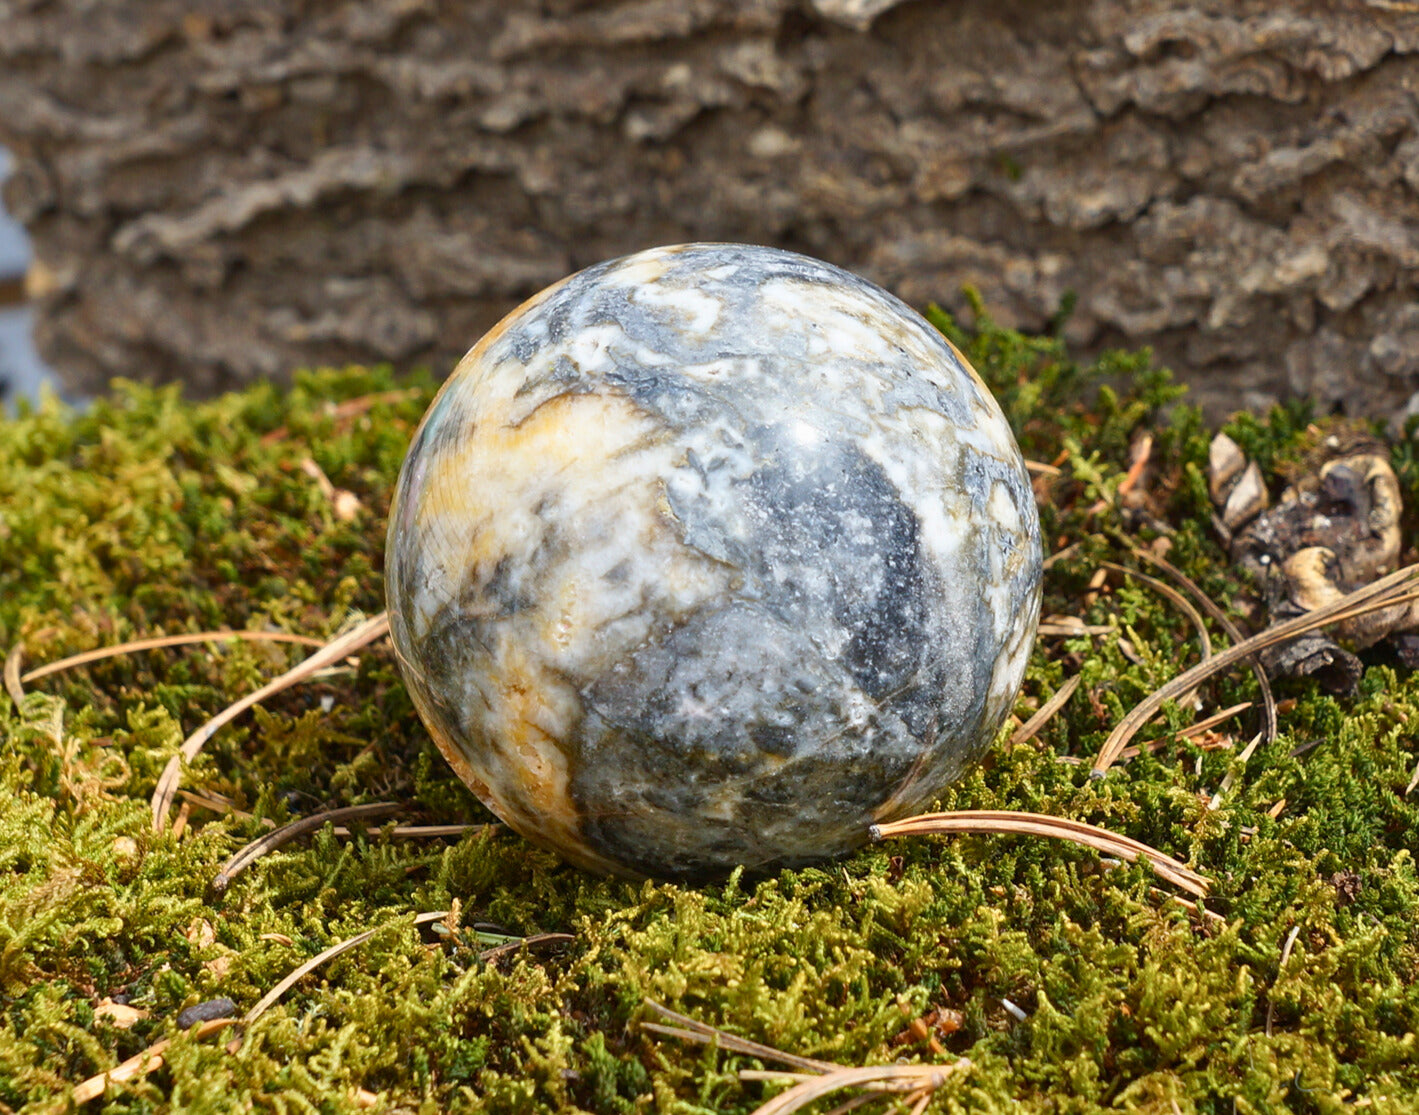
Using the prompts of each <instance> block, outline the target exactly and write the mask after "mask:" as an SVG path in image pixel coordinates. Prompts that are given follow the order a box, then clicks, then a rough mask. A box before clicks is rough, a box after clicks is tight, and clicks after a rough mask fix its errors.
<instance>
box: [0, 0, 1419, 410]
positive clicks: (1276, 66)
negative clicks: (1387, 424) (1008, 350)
mask: <svg viewBox="0 0 1419 1115" xmlns="http://www.w3.org/2000/svg"><path fill="white" fill-rule="evenodd" d="M1416 51H1419V3H1410V2H1407V0H1351V2H1349V3H1342V2H1330V3H1322V2H1318V0H1311V2H1308V0H1300V2H1298V3H1295V4H1290V5H1285V6H1282V5H1276V4H1274V3H1273V2H1271V0H1229V2H1224V0H1212V2H1198V3H1181V2H1176V0H1172V2H1170V0H1061V2H1060V3H1057V4H1040V3H1037V2H1034V0H950V2H939V3H936V2H928V0H915V2H907V3H901V2H893V0H619V2H606V3H590V4H588V3H579V2H577V0H483V2H480V3H467V4H454V3H451V2H440V0H348V2H340V0H265V2H257V0H182V2H181V3H178V2H176V0H151V2H138V0H129V2H128V3H127V4H117V5H106V4H93V3H90V2H84V0H50V2H39V0H10V2H9V3H5V2H3V0H0V143H4V144H7V145H9V146H10V147H11V148H12V149H13V150H14V152H15V153H16V155H17V162H18V169H17V173H16V175H15V177H14V179H13V180H12V182H11V184H10V186H9V188H8V193H7V202H8V204H9V206H10V208H11V210H12V212H14V213H15V214H16V215H17V216H18V217H19V218H20V219H21V220H22V221H23V222H24V224H25V225H26V226H27V228H28V229H29V231H30V234H31V236H32V238H33V241H34V245H35V250H36V254H37V258H38V260H39V261H40V262H39V264H38V265H37V266H36V268H35V271H34V273H33V274H32V275H31V282H30V286H31V288H32V289H34V290H35V291H36V292H37V293H38V294H39V295H40V298H41V303H40V313H39V326H38V330H39V342H40V346H41V350H42V352H43V353H44V355H45V356H46V357H47V358H48V359H49V360H50V361H51V363H52V364H53V365H54V366H55V367H56V368H57V369H58V370H59V371H60V373H61V375H62V376H63V377H64V378H65V379H66V380H67V382H68V383H69V384H70V385H71V386H72V387H74V388H75V389H78V390H84V391H93V390H97V389H100V388H101V387H102V385H103V384H104V383H105V382H106V380H107V379H108V377H110V376H113V375H126V376H132V377H137V378H143V379H153V380H168V379H180V380H183V381H185V382H186V383H188V384H189V385H191V387H192V388H194V389H195V390H198V391H215V390H220V389H225V388H229V387H233V386H236V385H238V384H240V383H242V382H245V381H247V380H250V379H252V378H254V377H258V376H282V375H286V374H288V373H289V371H290V370H291V369H292V368H295V367H300V366H302V365H313V364H330V363H336V362H347V361H355V362H375V361H392V362H394V363H396V364H398V365H400V366H406V367H407V366H412V365H415V364H427V365H430V366H432V367H433V368H434V369H435V370H436V371H439V372H443V371H446V370H447V369H448V368H449V367H450V366H451V363H452V361H453V360H455V359H456V358H457V357H458V356H459V355H460V354H461V353H462V352H463V351H464V350H465V349H467V348H468V347H469V346H470V345H471V344H472V343H473V342H474V341H475V340H476V339H477V337H478V335H479V334H480V333H481V332H482V330H484V329H485V328H486V327H487V326H488V325H490V324H491V323H492V322H493V321H494V320H496V318H497V317H498V316H500V315H501V314H502V313H504V312H505V311H506V310H508V309H509V308H511V307H512V306H513V305H514V304H515V303H516V302H517V301H518V300H520V299H521V298H524V297H526V296H527V295H529V294H531V293H533V292H534V291H535V290H537V289H538V288H540V287H542V286H543V285H545V284H547V283H549V282H551V281H553V280H555V279H557V278H560V277H561V276H562V275H564V274H566V273H567V272H569V271H572V270H574V269H576V268H578V267H581V266H584V265H586V264H589V263H592V262H594V261H596V260H598V259H602V258H605V257H609V256H615V255H619V254H623V253H625V252H628V251H633V250H636V249H638V248H642V247H647V246H649V245H652V244H660V243H674V242H678V241H686V240H743V241H753V242H761V243H772V244H778V245H781V246H784V247H788V248H792V249H796V250H799V251H805V252H808V253H810V254H812V255H816V256H820V257H822V258H825V259H828V260H831V261H833V262H835V263H839V264H841V265H843V266H845V267H848V268H851V269H853V270H855V271H858V272H860V273H862V274H864V275H866V276H867V277H869V278H871V279H874V280H876V281H877V282H880V283H882V284H883V285H884V286H887V287H889V288H890V289H892V290H894V291H896V292H897V293H898V294H900V295H901V296H902V297H903V298H905V299H906V300H907V301H909V302H911V303H914V304H916V305H922V304H924V303H926V302H929V301H932V300H935V301H940V302H942V303H943V304H945V305H947V306H948V307H951V308H959V307H960V306H961V295H960V290H961V287H962V285H963V284H967V283H969V284H973V285H975V286H976V287H978V288H979V289H980V291H981V292H982V294H983V295H984V297H985V300H986V303H987V305H988V306H989V307H990V309H991V310H992V311H993V312H994V313H995V314H996V316H997V317H998V318H1000V319H1001V320H1003V321H1005V322H1007V323H1010V324H1014V325H1017V326H1020V327H1022V328H1026V329H1031V330H1039V329H1043V328H1046V327H1048V326H1049V325H1050V323H1051V322H1052V321H1055V320H1057V319H1058V317H1059V316H1060V310H1061V307H1062V305H1065V304H1069V305H1072V312H1071V313H1069V314H1068V316H1067V317H1066V318H1065V320H1064V325H1063V328H1064V331H1065V334H1066V335H1067V337H1068V338H1069V339H1070V340H1071V341H1072V342H1073V343H1074V344H1075V345H1076V346H1077V347H1078V348H1079V350H1080V351H1097V350H1099V349H1101V348H1104V347H1112V346H1131V347H1132V346H1138V345H1143V344H1148V345H1152V346H1154V348H1155V349H1156V351H1157V353H1158V357H1159V360H1160V361H1161V362H1164V363H1167V364H1169V365H1171V366H1172V367H1173V368H1174V369H1175V370H1176V371H1177V372H1178V374H1179V375H1180V376H1181V378H1183V379H1184V380H1185V381H1187V382H1189V383H1191V384H1192V385H1193V386H1194V388H1195V391H1196V395H1197V397H1198V398H1199V399H1200V401H1202V402H1203V403H1205V404H1206V405H1207V406H1208V408H1209V410H1210V411H1211V412H1212V413H1213V414H1214V415H1215V414H1218V413H1221V412H1224V411H1226V410H1228V409H1232V408H1235V407H1238V406H1257V405H1264V404H1265V403H1267V402H1269V401H1272V400H1274V399H1277V398H1280V397H1284V396H1287V395H1292V394H1305V395H1310V396H1313V397H1314V398H1315V399H1316V400H1317V401H1318V403H1319V405H1320V406H1321V408H1322V409H1323V410H1328V409H1343V410H1345V411H1348V412H1352V413H1368V414H1378V415H1386V416H1394V415H1396V414H1400V413H1402V412H1403V410H1404V408H1405V407H1406V406H1407V405H1408V404H1409V402H1410V400H1411V399H1412V398H1414V397H1415V393H1416V391H1419V303H1416V299H1415V287H1416V283H1419V107H1416V90H1419V54H1416ZM1416 405H1419V404H1416Z"/></svg>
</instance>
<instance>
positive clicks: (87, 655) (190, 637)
mask: <svg viewBox="0 0 1419 1115" xmlns="http://www.w3.org/2000/svg"><path fill="white" fill-rule="evenodd" d="M224 639H245V640H247V641H249V642H262V643H299V644H301V645H302V646H307V647H323V646H324V645H325V640H324V639H314V638H311V637H310V636H309V635H292V634H289V633H288V632H285V631H231V630H226V631H194V632H188V633H184V634H181V635H160V636H156V637H154V638H151V639H135V640H134V641H133V642H130V643H118V644H117V645H115V646H111V647H99V648H97V649H96V650H86V651H84V653H83V654H74V655H70V656H69V657H68V658H61V659H59V661H57V662H48V663H46V664H45V665H43V666H36V667H35V668H34V669H33V670H30V671H29V672H28V673H26V674H25V675H24V676H23V677H21V678H20V680H21V681H23V682H27V683H28V682H31V681H39V679H40V678H45V677H49V676H50V675H51V674H57V673H60V672H61V671H63V670H72V669H73V668H74V667H76V666H87V665H88V664H89V663H90V662H99V661H102V660H103V659H105V658H114V657H116V656H117V655H120V654H132V653H133V652H135V651H140V650H157V649H159V648H161V647H180V646H186V645H188V644H190V643H214V642H219V641H221V640H224ZM17 649H18V648H17Z"/></svg>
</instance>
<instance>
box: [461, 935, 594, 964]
mask: <svg viewBox="0 0 1419 1115" xmlns="http://www.w3.org/2000/svg"><path fill="white" fill-rule="evenodd" d="M575 940H576V938H575V937H573V936H572V935H571V934H570V933H535V934H533V935H532V936H531V937H519V938H518V939H517V940H516V941H509V942H508V943H507V944H505V945H494V946H493V947H492V948H490V949H484V950H483V951H482V952H480V953H479V954H478V959H479V960H499V959H501V958H502V957H504V956H507V955H509V954H510V953H514V952H517V951H518V950H519V949H525V948H531V947H532V946H533V945H550V944H552V943H553V942H557V941H575Z"/></svg>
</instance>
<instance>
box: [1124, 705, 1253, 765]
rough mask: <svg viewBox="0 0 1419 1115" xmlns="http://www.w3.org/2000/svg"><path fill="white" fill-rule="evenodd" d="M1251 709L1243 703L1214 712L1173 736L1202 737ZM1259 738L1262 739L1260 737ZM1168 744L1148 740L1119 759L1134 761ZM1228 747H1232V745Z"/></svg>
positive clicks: (1126, 748)
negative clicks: (1147, 752) (1211, 729)
mask: <svg viewBox="0 0 1419 1115" xmlns="http://www.w3.org/2000/svg"><path fill="white" fill-rule="evenodd" d="M1249 708H1251V702H1250V701H1242V702H1240V703H1239V704H1235V705H1232V706H1231V707H1230V708H1224V709H1223V710H1222V711H1221V712H1214V713H1213V714H1212V715H1211V716H1207V717H1204V718H1203V719H1201V720H1197V721H1194V722H1193V723H1191V724H1189V725H1188V726H1187V727H1186V728H1179V729H1178V730H1177V731H1176V732H1174V733H1173V736H1175V737H1176V738H1177V739H1191V738H1192V737H1193V736H1200V735H1201V734H1202V733H1203V732H1205V731H1207V730H1208V729H1209V728H1215V727H1217V725H1218V724H1221V723H1222V722H1223V721H1224V720H1230V719H1231V718H1232V717H1234V716H1236V715H1237V713H1239V712H1246V710H1247V709H1249ZM1257 738H1258V739H1260V738H1261V737H1260V736H1258V737H1257ZM1167 742H1168V738H1167V737H1166V736H1165V737H1163V738H1162V739H1150V740H1146V741H1145V742H1143V743H1140V744H1136V745H1134V746H1133V747H1125V748H1124V749H1123V750H1122V751H1120V752H1119V753H1118V757H1119V758H1120V759H1132V758H1135V757H1137V756H1138V755H1141V754H1142V753H1143V752H1144V751H1145V750H1147V751H1158V750H1161V749H1162V748H1163V747H1164V746H1165V745H1166V744H1167ZM1228 746H1230V744H1229V745H1228Z"/></svg>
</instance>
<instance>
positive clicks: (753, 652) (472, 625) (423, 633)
mask: <svg viewBox="0 0 1419 1115" xmlns="http://www.w3.org/2000/svg"><path fill="white" fill-rule="evenodd" d="M386 563H387V579H388V592H389V610H390V619H391V626H392V631H393V637H394V645H395V647H396V649H397V651H398V655H399V660H400V664H401V667H402V669H403V672H404V677H405V679H406V681H407V682H408V686H409V690H410V692H411V694H412V695H413V699H414V703H415V705H416V707H417V708H418V710H419V713H420V715H421V716H422V717H423V719H424V722H425V723H426V724H427V725H428V728H429V731H430V732H431V733H432V735H433V737H434V739H435V740H436V741H437V743H438V745H439V748H440V749H441V750H442V751H443V753H444V755H445V756H447V758H448V760H449V762H450V763H452V765H453V767H454V769H455V770H456V771H457V772H458V774H459V776H460V777H462V778H463V780H464V781H465V782H467V783H468V785H469V786H470V787H472V789H473V790H474V791H475V792H476V793H477V794H478V796H479V797H480V798H482V799H483V801H484V802H486V803H487V805H488V806H489V808H491V809H492V810H493V811H494V812H495V813H497V814H498V815H499V816H500V817H502V818H503V819H504V820H506V821H507V823H508V824H509V825H511V826H512V827H513V828H514V829H516V830H517V831H518V832H520V833H522V834H523V835H524V836H526V837H527V838H528V839H529V840H532V841H534V842H536V843H538V844H542V845H545V846H546V847H549V848H552V849H555V850H556V851H558V852H560V853H561V854H562V855H563V856H565V857H566V858H567V859H569V860H571V861H573V862H574V863H577V864H580V865H582V866H584V867H589V868H593V869H596V870H602V871H614V872H617V873H621V874H630V875H649V876H656V877H661V878H666V877H670V878H695V877H705V876H712V875H715V874H720V873H723V872H726V871H728V870H730V869H731V868H733V867H734V866H735V865H736V864H744V865H746V866H748V867H750V868H754V869H763V868H768V867H774V866H780V865H787V864H804V863H808V862H811V861H813V860H819V859H822V858H824V857H827V856H832V855H835V854H838V853H841V852H844V851H847V850H848V849H851V848H853V847H856V846H857V845H860V844H862V843H864V842H865V841H866V839H867V830H868V826H869V825H871V824H873V823H874V822H877V821H884V820H889V819H891V818H894V817H897V816H900V815H903V814H906V813H908V812H909V811H912V810H919V809H920V808H921V807H923V806H925V805H926V804H927V803H929V802H930V801H931V799H932V798H933V797H935V796H936V795H937V794H938V793H939V792H940V790H941V789H942V787H943V786H945V785H946V784H947V783H949V782H950V781H952V780H953V779H954V778H956V777H957V776H958V775H959V774H960V773H961V771H962V770H963V768H964V767H965V766H966V765H967V764H968V763H970V762H971V761H972V760H974V759H976V758H977V757H979V756H980V754H981V753H982V752H983V751H984V750H985V749H986V748H987V747H988V746H989V745H990V743H991V740H992V738H993V737H994V735H995V733H996V731H997V730H998V729H999V727H1000V725H1001V722H1002V721H1003V719H1004V718H1005V716H1006V713H1007V712H1008V710H1009V709H1010V706H1011V703H1012V701H1013V700H1014V697H1015V693H1016V691H1017V689H1018V688H1019V685H1020V680H1021V676H1022V674H1023V673H1024V669H1025V660H1026V658H1027V656H1028V654H1029V650H1030V645H1031V642H1032V641H1033V637H1034V631H1035V623H1036V620H1037V618H1038V614H1039V600H1040V538H1039V521H1038V519H1037V517H1036V514H1035V505H1034V500H1033V498H1032V493H1031V490H1030V483H1029V478H1028V475H1027V474H1026V471H1025V465H1024V462H1023V460H1022V459H1021V457H1020V451H1019V450H1018V449H1017V448H1016V446H1015V441H1014V439H1013V437H1012V436H1011V433H1010V430H1009V427H1008V426H1007V425H1006V424H1005V421H1004V419H1003V417H1002V416H1001V413H1000V409H999V407H998V406H997V405H996V403H995V401H994V400H993V399H992V398H991V396H990V394H989V392H988V391H987V390H986V388H985V387H984V385H983V384H982V383H981V381H980V379H979V378H978V377H977V376H976V374H975V373H974V372H973V371H972V370H971V368H970V366H969V365H968V364H967V363H966V361H965V359H964V358H963V357H962V356H961V355H960V353H959V352H957V351H956V350H955V349H954V348H953V347H952V346H951V345H950V344H948V343H947V342H946V341H945V340H943V339H942V337H941V335H940V334H939V333H938V332H937V331H936V330H935V329H933V328H932V327H931V326H930V325H928V324H927V323H926V322H925V321H923V320H922V319H921V318H920V317H919V316H918V315H917V314H915V313H914V312H912V311H911V310H910V309H909V308H908V307H907V306H905V305H904V304H902V303H901V302H899V301H898V300H897V299H896V298H894V297H892V296H891V295H889V294H887V293H886V292H885V291H883V290H881V289H879V288H878V287H875V286H873V285H872V284H871V283H868V282H865V281H864V280H862V279H859V278H857V277H856V276H854V275H851V274H849V273H847V272H845V271H841V270H839V269H838V268H836V267H831V266H829V265H827V264H825V263H820V262H818V261H817V260H813V259H808V258H806V257H804V256H799V255H793V254H791V253H788V252H782V251H775V250H772V249H769V248H757V247H746V246H742V245H735V244H689V245H683V246H680V247H672V248H658V249H655V250H652V251H646V252H641V253H639V254H638V255H633V256H628V257H626V258H625V259H619V260H614V261H612V262H609V263H602V264H599V265H598V266H595V267H591V268H589V269H587V270H585V271H582V272H580V273H579V274H576V275H573V276H572V277H571V278H569V279H565V280H563V281H562V282H560V283H558V284H557V285H556V286H553V287H551V288H549V289H548V290H545V291H543V292H542V293H541V294H539V295H537V296H536V297H535V298H533V299H532V300H531V301H529V302H527V303H526V304H525V305H523V306H522V307H520V308H519V309H517V310H515V311H514V312H513V313H512V314H510V315H509V316H508V317H507V318H505V319H504V320H503V321H502V322H501V323H500V324H499V325H497V326H496V327H495V328H494V329H493V330H492V331H491V332H490V333H488V335H487V336H485V337H484V338H483V339H482V340H481V341H479V342H478V344H477V346H476V347H475V348H474V349H473V350H472V351H471V352H470V353H469V354H468V355H467V356H465V357H464V358H463V360H462V362H461V363H460V364H459V365H458V367H457V369H456V370H455V371H454V373H453V375H452V377H451V378H450V379H449V381H448V382H447V383H446V384H445V385H444V387H443V390H442V391H440V392H439V395H438V397H437V398H436V399H435V400H434V402H433V404H432V406H430V407H429V411H428V413H427V414H426V415H425V416H424V420H423V423H422V424H421V425H420V427H419V429H418V432H417V433H416V434H415V436H414V442H413V446H412V448H411V449H410V451H409V456H408V458H407V459H406V460H405V462H404V468H403V471H402V473H401V474H400V477H399V486H398V490H397V492H396V496H395V502H394V507H393V510H392V512H391V516H390V526H389V546H388V552H387V559H386Z"/></svg>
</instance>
